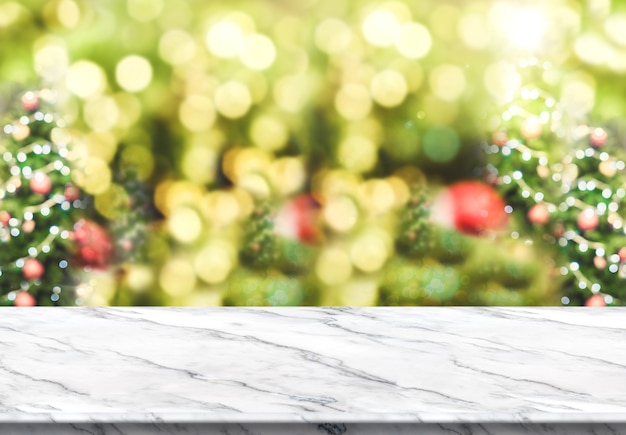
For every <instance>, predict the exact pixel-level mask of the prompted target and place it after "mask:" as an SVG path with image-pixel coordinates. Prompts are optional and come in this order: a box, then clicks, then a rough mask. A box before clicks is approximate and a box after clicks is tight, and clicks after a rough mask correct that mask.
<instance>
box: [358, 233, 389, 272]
mask: <svg viewBox="0 0 626 435" xmlns="http://www.w3.org/2000/svg"><path fill="white" fill-rule="evenodd" d="M388 256H389V252H388V248H387V244H386V243H385V240H384V239H383V238H382V237H381V236H380V234H378V233H377V232H368V233H365V234H362V235H361V236H359V237H358V238H357V239H356V240H354V241H353V242H352V244H351V246H350V259H351V260H352V264H354V266H355V267H356V268H357V269H359V270H361V271H363V272H366V273H371V272H375V271H377V270H379V269H380V268H381V267H383V264H385V261H386V260H387V257H388Z"/></svg>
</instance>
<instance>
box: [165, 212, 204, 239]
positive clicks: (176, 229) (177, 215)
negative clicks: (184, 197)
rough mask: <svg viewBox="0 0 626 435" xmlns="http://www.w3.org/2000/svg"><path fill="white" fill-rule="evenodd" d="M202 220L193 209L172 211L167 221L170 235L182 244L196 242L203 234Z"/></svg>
mask: <svg viewBox="0 0 626 435" xmlns="http://www.w3.org/2000/svg"><path fill="white" fill-rule="evenodd" d="M202 228H203V224H202V219H201V218H200V215H199V214H198V212H197V211H196V210H194V209H193V208H191V207H178V208H176V209H174V210H173V211H172V213H171V214H170V216H169V218H168V220H167V229H168V231H169V233H170V235H171V236H172V237H173V238H174V239H175V240H177V241H179V242H180V243H184V244H189V243H193V242H195V241H196V240H197V239H198V237H200V233H202Z"/></svg>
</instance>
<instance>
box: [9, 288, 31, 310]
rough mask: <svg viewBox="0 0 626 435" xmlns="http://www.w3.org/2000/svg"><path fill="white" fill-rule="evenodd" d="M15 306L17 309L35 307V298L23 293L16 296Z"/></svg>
mask: <svg viewBox="0 0 626 435" xmlns="http://www.w3.org/2000/svg"><path fill="white" fill-rule="evenodd" d="M13 304H14V305H15V306H16V307H34V306H35V298H34V297H33V295H31V294H30V293H28V292H24V291H22V292H19V293H18V294H17V295H16V296H15V301H13Z"/></svg>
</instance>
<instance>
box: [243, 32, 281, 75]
mask: <svg viewBox="0 0 626 435" xmlns="http://www.w3.org/2000/svg"><path fill="white" fill-rule="evenodd" d="M239 59H240V60H241V62H242V63H243V64H244V65H245V66H247V67H248V68H250V69H253V70H258V71H261V70H264V69H267V68H269V67H270V66H271V65H272V64H273V63H274V60H275V59H276V47H274V43H273V42H272V40H271V39H270V38H268V37H267V36H265V35H261V34H258V33H255V34H252V35H248V36H247V37H246V39H245V41H244V44H243V47H242V49H241V52H240V53H239Z"/></svg>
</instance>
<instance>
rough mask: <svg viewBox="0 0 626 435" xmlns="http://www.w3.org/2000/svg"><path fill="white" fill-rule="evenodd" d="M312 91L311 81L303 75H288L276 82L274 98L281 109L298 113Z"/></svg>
mask: <svg viewBox="0 0 626 435" xmlns="http://www.w3.org/2000/svg"><path fill="white" fill-rule="evenodd" d="M309 92H310V83H308V81H307V79H306V77H305V76H303V75H293V76H286V77H282V78H280V79H278V80H277V81H276V83H275V84H274V92H273V94H274V100H275V101H276V104H277V105H278V107H280V108H281V109H283V110H285V111H287V112H291V113H296V112H298V111H300V110H302V108H303V107H304V105H305V104H306V102H307V100H308V98H309Z"/></svg>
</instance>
